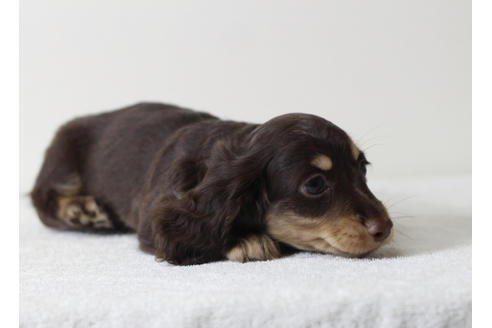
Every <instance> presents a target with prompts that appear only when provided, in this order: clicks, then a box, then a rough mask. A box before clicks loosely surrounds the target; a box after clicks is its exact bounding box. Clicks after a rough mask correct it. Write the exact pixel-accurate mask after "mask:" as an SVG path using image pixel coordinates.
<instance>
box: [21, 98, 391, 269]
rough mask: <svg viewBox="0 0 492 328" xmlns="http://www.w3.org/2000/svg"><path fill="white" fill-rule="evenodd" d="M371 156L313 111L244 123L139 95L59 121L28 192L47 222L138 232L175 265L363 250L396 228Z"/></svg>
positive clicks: (67, 226)
mask: <svg viewBox="0 0 492 328" xmlns="http://www.w3.org/2000/svg"><path fill="white" fill-rule="evenodd" d="M367 164H368V162H367V160H366V158H365V156H364V153H363V152H361V151H360V150H359V149H358V148H357V147H356V146H355V145H354V143H353V142H352V141H351V139H350V138H349V136H348V135H347V134H346V133H345V132H344V131H343V130H341V129H340V128H338V127H337V126H335V125H334V124H332V123H330V122H328V121H326V120H324V119H323V118H320V117H317V116H313V115H307V114H287V115H282V116H279V117H276V118H273V119H272V120H270V121H268V122H266V123H264V124H248V123H239V122H232V121H223V120H220V119H218V118H216V117H214V116H211V115H209V114H206V113H200V112H195V111H191V110H188V109H183V108H179V107H175V106H171V105H164V104H156V103H142V104H137V105H134V106H131V107H127V108H123V109H120V110H116V111H113V112H108V113H103V114H98V115H91V116H86V117H81V118H77V119H74V120H72V121H70V122H68V123H67V124H65V125H63V126H62V127H61V128H60V129H59V131H58V133H57V134H56V136H55V138H54V140H53V142H52V144H51V145H50V147H49V148H48V150H47V152H46V157H45V160H44V163H43V166H42V168H41V171H40V173H39V176H38V178H37V181H36V184H35V187H34V189H33V191H32V192H31V197H32V201H33V204H34V206H35V208H36V210H37V213H38V215H39V217H40V218H41V220H42V222H43V223H44V224H46V225H47V226H49V227H54V228H61V229H72V230H85V231H118V230H122V229H130V230H132V231H136V232H137V234H138V238H139V241H140V247H141V249H143V250H144V251H147V252H150V253H153V254H155V255H156V257H157V258H159V259H162V260H166V261H168V262H170V263H174V264H182V265H186V264H197V263H205V262H210V261H216V260H220V259H224V258H227V259H230V260H234V261H240V262H244V261H249V260H267V259H274V258H278V257H279V256H281V253H282V251H281V249H282V247H281V246H282V245H288V246H290V247H293V248H295V249H299V250H307V251H315V252H322V253H332V254H338V255H343V256H351V257H359V256H364V255H366V254H367V253H369V252H371V251H373V250H374V249H376V248H377V247H379V246H380V245H382V244H383V243H384V242H386V241H388V240H389V239H390V238H389V236H390V235H391V232H392V222H391V220H390V218H389V216H388V213H387V211H386V209H385V207H384V206H383V204H382V203H381V202H380V201H379V200H378V199H376V198H375V197H374V195H373V194H372V193H371V191H370V190H369V189H368V187H367V185H366V178H365V173H366V165H367Z"/></svg>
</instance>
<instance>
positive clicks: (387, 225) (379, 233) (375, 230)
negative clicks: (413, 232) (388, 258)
mask: <svg viewBox="0 0 492 328" xmlns="http://www.w3.org/2000/svg"><path fill="white" fill-rule="evenodd" d="M364 225H365V226H366V228H367V231H368V232H369V234H370V235H372V237H373V238H374V240H375V241H377V242H380V241H383V240H385V239H386V238H387V237H388V236H389V234H390V232H391V228H392V227H393V222H391V220H386V219H377V218H371V219H366V220H364Z"/></svg>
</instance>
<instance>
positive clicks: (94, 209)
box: [31, 120, 113, 230]
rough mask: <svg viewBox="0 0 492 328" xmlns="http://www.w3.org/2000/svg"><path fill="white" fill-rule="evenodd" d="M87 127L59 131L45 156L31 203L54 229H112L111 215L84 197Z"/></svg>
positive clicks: (77, 125) (76, 125)
mask: <svg viewBox="0 0 492 328" xmlns="http://www.w3.org/2000/svg"><path fill="white" fill-rule="evenodd" d="M88 133H89V131H88V130H87V126H85V125H82V124H81V123H80V122H78V121H77V120H76V121H72V122H70V123H68V124H67V125H65V126H63V127H62V128H60V130H59V131H58V133H57V135H56V136H55V139H54V140H53V142H52V144H51V145H50V147H49V148H48V150H47V152H46V156H45V159H44V163H43V166H42V168H41V171H40V173H39V175H38V178H37V180H36V184H35V186H34V189H33V191H32V192H31V200H32V203H33V205H34V207H35V208H36V211H37V213H38V215H39V217H40V219H41V221H42V222H43V223H44V224H45V225H47V226H49V227H53V228H61V229H76V230H88V229H90V230H94V229H97V230H100V229H111V228H113V224H112V221H111V220H110V217H109V215H108V213H107V212H106V211H105V210H104V209H103V207H102V206H101V204H99V203H98V202H97V201H96V199H94V197H92V196H89V195H83V180H82V178H81V176H80V174H79V167H80V166H81V162H82V161H83V160H84V155H85V152H86V150H87V148H88V144H87V143H88V140H90V138H89V135H88Z"/></svg>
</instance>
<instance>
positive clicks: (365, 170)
mask: <svg viewBox="0 0 492 328" xmlns="http://www.w3.org/2000/svg"><path fill="white" fill-rule="evenodd" d="M360 171H361V172H362V174H363V175H364V176H366V174H367V167H366V164H365V163H361V164H360Z"/></svg>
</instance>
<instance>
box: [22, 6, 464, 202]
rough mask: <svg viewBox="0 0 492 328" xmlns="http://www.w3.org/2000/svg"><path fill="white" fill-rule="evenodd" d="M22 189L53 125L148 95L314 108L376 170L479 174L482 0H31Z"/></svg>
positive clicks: (263, 115) (244, 106) (272, 108)
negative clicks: (475, 29)
mask: <svg viewBox="0 0 492 328" xmlns="http://www.w3.org/2000/svg"><path fill="white" fill-rule="evenodd" d="M20 32H21V42H20V43H21V44H20V46H21V47H20V52H21V56H20V63H21V74H20V97H21V114H20V124H21V127H20V137H21V139H20V142H21V148H20V153H21V154H20V156H21V157H20V159H21V161H20V169H21V184H20V188H21V192H22V191H23V192H26V191H28V190H29V188H30V187H31V186H32V183H33V179H34V177H35V175H36V174H37V171H38V169H39V166H40V164H41V160H42V155H43V152H44V150H45V148H46V146H47V145H48V143H49V141H50V140H51V138H52V136H53V134H54V132H55V129H56V128H57V127H58V126H59V125H60V124H61V123H63V122H64V121H66V120H68V119H70V118H72V117H74V116H78V115H83V114H86V113H92V112H98V111H102V110H107V109H114V108H118V107H121V106H124V105H128V104H131V103H134V102H137V101H141V100H155V101H163V102H171V103H176V104H179V105H182V106H187V107H190V108H194V109H200V110H206V111H210V112H212V113H213V114H216V115H219V116H221V117H224V118H230V119H236V120H247V121H252V122H263V121H265V120H267V119H269V118H271V117H273V116H276V115H279V114H283V113H287V112H307V113H314V114H317V115H320V116H323V117H325V118H327V119H328V120H331V121H332V122H334V123H336V124H337V125H339V126H341V127H342V128H344V129H345V130H346V131H347V132H349V133H350V134H351V135H352V136H353V138H354V139H355V140H356V141H357V142H358V144H359V145H360V146H361V148H362V149H367V153H368V157H369V160H370V161H371V162H372V163H373V168H372V169H371V170H370V173H369V174H370V176H371V177H381V178H388V177H394V176H415V175H450V174H467V173H471V51H470V47H471V4H470V2H469V1H464V0H459V1H456V0H425V1H424V0H411V1H409V0H405V1H392V0H387V1H381V0H376V1H366V0H358V1H342V0H339V1H300V0H299V1H285V0H282V1H243V2H237V1H150V0H141V1H122V0H118V1H116V0H106V1H96V0H84V1H62V0H45V1H35V0H24V1H22V2H21V29H20Z"/></svg>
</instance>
